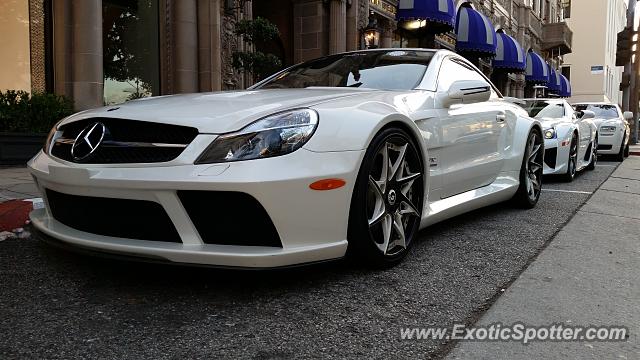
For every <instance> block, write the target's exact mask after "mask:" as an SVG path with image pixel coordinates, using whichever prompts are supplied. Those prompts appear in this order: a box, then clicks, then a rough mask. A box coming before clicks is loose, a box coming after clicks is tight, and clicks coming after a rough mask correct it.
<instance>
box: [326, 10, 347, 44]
mask: <svg viewBox="0 0 640 360" xmlns="http://www.w3.org/2000/svg"><path fill="white" fill-rule="evenodd" d="M346 50H347V0H331V2H330V4H329V53H330V54H335V53H339V52H344V51H346Z"/></svg>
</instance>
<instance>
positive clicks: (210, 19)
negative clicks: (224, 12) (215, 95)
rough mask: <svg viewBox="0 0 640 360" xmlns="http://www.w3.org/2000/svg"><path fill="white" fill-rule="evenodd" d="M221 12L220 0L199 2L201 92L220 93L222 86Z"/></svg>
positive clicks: (202, 0)
mask: <svg viewBox="0 0 640 360" xmlns="http://www.w3.org/2000/svg"><path fill="white" fill-rule="evenodd" d="M220 12H221V7H220V0H198V80H199V86H198V89H199V91H218V90H220V89H221V86H222V58H221V54H220V52H221V47H220V41H221V39H220V24H221V22H220Z"/></svg>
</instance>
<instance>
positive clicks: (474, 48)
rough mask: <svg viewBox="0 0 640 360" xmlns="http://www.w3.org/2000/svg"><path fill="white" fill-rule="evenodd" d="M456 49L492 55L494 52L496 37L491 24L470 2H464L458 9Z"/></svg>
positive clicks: (481, 54) (487, 55)
mask: <svg viewBox="0 0 640 360" xmlns="http://www.w3.org/2000/svg"><path fill="white" fill-rule="evenodd" d="M456 37H457V41H456V51H458V52H463V53H464V52H466V53H478V55H480V56H486V57H492V56H494V55H495V54H496V47H497V45H496V44H497V42H498V40H497V37H496V32H495V30H494V29H493V24H491V21H489V19H487V17H486V16H484V15H482V14H481V13H479V12H478V11H476V10H474V9H473V8H471V4H469V3H464V4H462V5H461V6H460V8H459V9H458V17H457V18H456Z"/></svg>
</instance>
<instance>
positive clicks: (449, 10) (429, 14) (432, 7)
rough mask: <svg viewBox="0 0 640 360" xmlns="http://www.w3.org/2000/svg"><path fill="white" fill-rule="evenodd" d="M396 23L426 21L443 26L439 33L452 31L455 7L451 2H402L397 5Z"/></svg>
mask: <svg viewBox="0 0 640 360" xmlns="http://www.w3.org/2000/svg"><path fill="white" fill-rule="evenodd" d="M397 18H398V21H407V20H427V21H430V22H433V23H438V24H441V25H444V27H441V28H442V29H440V31H442V32H446V31H449V30H451V29H453V26H454V24H455V19H456V6H455V4H454V3H453V0H402V1H400V4H399V5H398V15H397Z"/></svg>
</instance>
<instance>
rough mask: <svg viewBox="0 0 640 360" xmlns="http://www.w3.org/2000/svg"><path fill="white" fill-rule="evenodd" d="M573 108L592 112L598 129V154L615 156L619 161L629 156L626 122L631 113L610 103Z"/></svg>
mask: <svg viewBox="0 0 640 360" xmlns="http://www.w3.org/2000/svg"><path fill="white" fill-rule="evenodd" d="M573 107H574V108H575V109H576V111H583V110H587V111H592V112H593V113H594V115H595V118H594V119H593V122H594V123H595V124H596V126H597V128H598V140H599V142H598V153H599V154H602V155H616V157H617V159H618V160H619V161H623V160H624V158H625V157H627V156H629V135H630V134H631V131H630V130H629V123H628V121H630V120H632V119H633V113H632V112H630V111H625V112H624V113H623V112H622V111H621V110H620V107H619V106H618V105H616V104H611V103H578V104H574V105H573Z"/></svg>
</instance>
